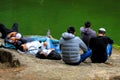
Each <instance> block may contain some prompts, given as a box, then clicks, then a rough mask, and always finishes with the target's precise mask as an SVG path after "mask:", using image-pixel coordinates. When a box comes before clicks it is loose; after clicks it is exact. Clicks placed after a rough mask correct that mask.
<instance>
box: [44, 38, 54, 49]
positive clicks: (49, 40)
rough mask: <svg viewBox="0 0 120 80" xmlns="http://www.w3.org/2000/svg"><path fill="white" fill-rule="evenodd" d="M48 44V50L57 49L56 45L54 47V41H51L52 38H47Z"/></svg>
mask: <svg viewBox="0 0 120 80" xmlns="http://www.w3.org/2000/svg"><path fill="white" fill-rule="evenodd" d="M46 42H47V44H48V45H47V49H50V48H53V49H55V48H54V45H53V43H52V40H51V39H50V38H48V37H47V40H46Z"/></svg>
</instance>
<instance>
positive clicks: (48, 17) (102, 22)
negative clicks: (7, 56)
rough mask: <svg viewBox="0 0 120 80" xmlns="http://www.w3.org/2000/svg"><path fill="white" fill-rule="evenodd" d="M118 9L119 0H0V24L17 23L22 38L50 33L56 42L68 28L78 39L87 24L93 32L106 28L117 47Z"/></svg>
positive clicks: (119, 42) (119, 41)
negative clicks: (86, 22) (74, 32)
mask: <svg viewBox="0 0 120 80" xmlns="http://www.w3.org/2000/svg"><path fill="white" fill-rule="evenodd" d="M119 8H120V1H119V0H109V1H108V0H100V1H98V0H2V1H1V2H0V10H1V11H0V22H1V23H3V24H5V25H6V26H7V27H8V28H10V27H11V26H12V24H13V23H14V22H18V24H19V31H20V32H21V33H22V34H24V35H45V34H46V32H47V30H48V29H50V30H51V34H52V35H53V37H55V38H57V39H59V38H60V37H61V34H62V32H64V31H66V28H67V27H68V26H69V25H73V26H75V28H76V32H77V34H76V35H77V36H80V31H79V28H80V27H81V26H84V22H85V21H88V20H89V21H91V23H92V28H93V29H94V30H96V31H97V30H98V28H99V27H104V28H106V29H107V35H108V36H110V37H111V38H112V39H113V40H114V41H115V44H118V45H120V40H119V37H120V36H119V27H118V26H119V20H120V11H119V10H120V9H119Z"/></svg>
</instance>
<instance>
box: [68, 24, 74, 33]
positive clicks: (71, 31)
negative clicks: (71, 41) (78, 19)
mask: <svg viewBox="0 0 120 80" xmlns="http://www.w3.org/2000/svg"><path fill="white" fill-rule="evenodd" d="M67 32H68V33H72V34H74V33H75V28H74V27H73V26H70V27H68V29H67Z"/></svg>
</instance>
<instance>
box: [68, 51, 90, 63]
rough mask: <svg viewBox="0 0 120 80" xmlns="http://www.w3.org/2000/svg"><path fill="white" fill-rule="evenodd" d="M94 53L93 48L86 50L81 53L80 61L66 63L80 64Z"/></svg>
mask: <svg viewBox="0 0 120 80" xmlns="http://www.w3.org/2000/svg"><path fill="white" fill-rule="evenodd" d="M91 55H92V50H91V49H88V51H87V52H84V53H83V54H81V59H80V61H79V62H77V63H66V64H69V65H78V64H80V63H81V62H83V61H85V60H86V59H87V58H88V57H90V56H91Z"/></svg>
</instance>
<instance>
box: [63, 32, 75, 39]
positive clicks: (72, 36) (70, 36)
mask: <svg viewBox="0 0 120 80" xmlns="http://www.w3.org/2000/svg"><path fill="white" fill-rule="evenodd" d="M74 37H75V35H74V34H72V33H68V32H64V33H63V34H62V38H63V39H64V40H69V39H72V38H74Z"/></svg>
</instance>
